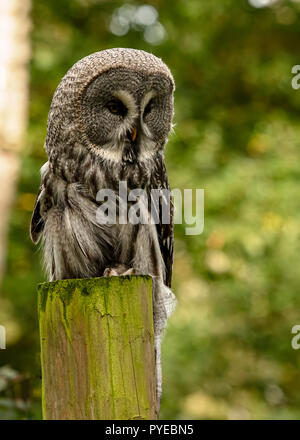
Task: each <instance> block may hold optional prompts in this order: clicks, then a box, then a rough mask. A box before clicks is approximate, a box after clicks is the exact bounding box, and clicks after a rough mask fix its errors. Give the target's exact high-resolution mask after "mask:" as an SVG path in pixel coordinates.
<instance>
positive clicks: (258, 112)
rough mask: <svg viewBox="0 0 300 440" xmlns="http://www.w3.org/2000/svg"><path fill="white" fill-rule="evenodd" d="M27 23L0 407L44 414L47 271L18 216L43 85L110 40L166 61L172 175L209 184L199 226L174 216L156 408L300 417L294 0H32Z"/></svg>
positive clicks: (32, 173) (29, 200) (26, 213)
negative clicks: (41, 339) (190, 228)
mask: <svg viewBox="0 0 300 440" xmlns="http://www.w3.org/2000/svg"><path fill="white" fill-rule="evenodd" d="M263 3H264V4H266V5H267V6H266V7H261V8H258V7H255V6H260V5H262V4H263ZM268 3H270V4H271V3H272V6H270V5H269V6H268ZM124 5H127V9H126V8H124ZM128 5H131V9H128ZM141 5H151V6H152V7H153V8H155V9H152V22H153V21H155V22H154V23H152V24H151V25H149V24H148V25H145V23H144V24H143V20H136V21H135V22H133V21H132V20H131V22H129V19H128V11H131V12H130V14H129V16H130V17H131V18H132V17H134V16H135V15H134V10H135V9H134V8H137V7H138V6H141ZM121 6H123V9H122V10H119V9H118V8H120V7H121ZM155 10H156V11H157V13H158V16H157V17H156V16H155ZM126 11H127V12H126ZM148 12H149V10H148ZM126 14H127V15H126ZM142 15H143V14H142ZM121 16H122V17H121ZM120 17H121V18H120ZM126 17H127V18H126ZM147 17H148V18H147ZM149 17H150V18H149ZM142 18H143V17H142ZM144 18H145V17H144ZM146 19H148V21H151V20H150V19H151V14H150V15H149V14H148V16H147V14H146ZM154 19H155V20H154ZM32 20H33V29H32V49H33V52H32V61H31V67H30V68H31V86H30V88H31V95H30V96H31V98H30V121H29V128H28V136H27V140H26V154H25V155H24V158H23V165H22V172H21V176H20V182H19V188H18V193H17V197H16V201H15V205H14V210H13V213H12V218H11V228H10V239H9V246H8V261H7V272H6V276H5V279H4V283H3V286H2V297H1V300H0V306H1V307H0V323H1V324H2V325H5V326H6V328H7V349H6V350H1V352H0V365H2V366H5V365H8V366H10V368H8V367H5V368H4V370H3V369H2V370H1V369H0V396H1V398H0V418H39V417H41V411H40V391H39V390H40V366H39V344H38V326H37V310H36V285H37V283H38V282H40V281H43V280H44V275H43V273H42V270H41V261H40V260H41V254H40V252H38V251H37V250H36V248H35V247H34V246H33V245H32V244H31V242H30V239H29V235H28V228H29V221H30V216H31V210H32V207H33V203H34V197H35V194H36V192H37V189H38V185H39V181H40V177H39V168H40V167H41V165H42V164H43V163H44V162H45V161H46V155H45V152H44V149H43V142H44V139H45V135H46V121H47V113H48V110H49V105H50V102H51V97H52V95H53V92H54V90H55V88H56V86H57V85H58V83H59V81H60V79H61V78H62V76H63V75H64V74H65V72H66V71H67V70H68V68H69V67H70V66H71V65H72V64H73V63H74V62H76V61H77V60H78V59H80V58H82V57H83V56H85V55H87V54H90V53H92V52H94V51H98V50H102V49H105V48H110V47H134V48H138V49H144V50H146V51H150V52H153V53H154V54H155V55H157V56H159V57H161V58H163V59H164V61H165V62H166V63H167V64H168V65H169V67H170V68H171V70H172V72H173V74H174V77H175V81H176V94H175V104H176V113H175V122H176V126H175V132H174V134H172V135H171V137H170V141H169V144H168V146H167V151H166V158H167V168H168V173H169V176H170V182H171V185H172V187H176V188H204V189H205V228H204V233H203V234H202V235H200V236H187V235H185V232H184V225H182V226H181V225H177V226H176V232H175V233H176V235H175V238H176V240H175V243H176V248H175V250H176V258H175V267H174V283H173V286H174V291H175V293H176V294H177V296H178V298H179V304H178V308H177V311H176V312H175V314H174V316H173V318H172V319H171V321H170V324H169V326H168V331H167V334H166V337H165V339H164V344H163V369H164V396H163V402H162V411H161V418H167V419H174V418H200V419H205V418H210V419H220V418H223V419H227V418H233V419H236V418H249V419H266V418H268V419H270V418H272V419H277V418H287V419H297V418H300V377H299V367H300V354H299V352H297V351H296V350H293V349H292V347H291V339H292V335H291V329H292V327H293V326H294V325H295V324H300V296H299V286H300V270H299V268H298V256H299V251H300V246H299V235H300V209H299V190H300V170H299V162H300V126H299V110H300V90H299V91H297V90H294V89H293V88H292V87H291V80H292V76H293V75H292V74H291V69H292V66H293V65H296V64H300V58H299V44H298V42H299V36H300V35H299V26H300V3H299V1H296V0H294V1H288V0H282V1H275V2H274V1H273V2H272V1H269V2H266V1H265V2H262V0H252V1H249V2H248V1H246V0H239V1H237V0H222V1H220V0H210V1H204V0H189V1H185V0H164V1H163V0H152V1H146V0H144V1H143V2H137V1H135V2H130V1H128V2H120V1H112V0H110V1H104V0H103V1H101V0H63V1H60V0H44V1H42V2H41V1H37V0H33V11H32ZM144 21H145V20H144ZM146 21H147V20H146ZM158 21H159V23H160V24H158ZM151 26H152V27H151ZM113 32H114V33H115V34H118V35H115V34H114V33H113ZM147 41H148V42H147ZM14 370H16V371H17V372H18V373H17V372H16V371H15V372H14V373H12V371H14ZM1 378H2V382H1ZM18 378H19V379H18ZM1 383H2V386H1ZM22 384H23V385H22Z"/></svg>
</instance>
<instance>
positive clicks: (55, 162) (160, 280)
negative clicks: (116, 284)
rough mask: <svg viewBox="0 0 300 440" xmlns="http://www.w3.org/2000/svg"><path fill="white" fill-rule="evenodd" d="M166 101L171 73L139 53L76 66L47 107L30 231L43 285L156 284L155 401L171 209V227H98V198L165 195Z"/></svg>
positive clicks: (94, 58) (166, 307)
mask: <svg viewBox="0 0 300 440" xmlns="http://www.w3.org/2000/svg"><path fill="white" fill-rule="evenodd" d="M173 91H174V81H173V77H172V75H171V73H170V71H169V69H168V67H167V66H166V65H165V64H164V63H163V62H162V61H161V60H160V59H159V58H157V57H155V56H154V55H152V54H149V53H146V52H143V51H139V50H134V49H110V50H105V51H101V52H96V53H94V54H92V55H90V56H88V57H85V58H83V59H82V60H80V61H79V62H77V63H76V64H75V65H74V66H73V67H72V68H71V69H70V70H69V71H68V72H67V74H66V75H65V76H64V78H63V79H62V81H61V83H60V84H59V86H58V88H57V89H56V92H55V94H54V97H53V100H52V104H51V108H50V112H49V117H48V126H47V138H46V143H45V147H46V151H47V154H48V162H47V163H46V164H45V165H44V166H43V167H42V170H41V177H42V182H41V187H40V191H39V194H38V197H37V202H36V205H35V209H34V213H33V216H32V221H31V237H32V240H33V241H34V242H35V243H37V242H38V241H39V239H40V238H42V244H43V251H44V260H45V264H46V268H47V272H48V274H49V278H50V280H55V279H63V278H89V277H96V276H103V275H110V274H122V273H132V272H133V271H134V273H141V274H150V275H152V276H153V280H154V282H153V303H154V330H155V348H156V363H157V394H158V399H160V395H161V369H160V339H161V335H162V332H163V329H164V327H165V325H166V320H167V317H168V316H169V315H170V314H171V312H172V310H173V309H174V306H175V303H176V301H175V297H174V295H173V293H172V292H171V290H170V287H171V276H172V265H173V207H172V205H170V206H169V209H170V210H171V222H170V224H162V222H160V223H159V224H157V225H155V224H147V225H144V224H137V225H133V224H130V223H128V224H126V225H121V224H118V222H117V223H116V224H114V225H105V224H99V222H98V221H97V216H96V212H97V208H98V207H99V202H97V200H96V195H97V192H98V191H99V190H100V189H103V188H109V189H112V190H113V191H115V192H116V193H117V192H118V190H119V182H120V181H126V182H127V186H128V190H131V189H133V188H143V189H145V190H146V191H147V192H148V193H150V191H151V189H152V188H156V189H169V184H168V179H167V173H166V169H165V165H164V146H165V144H166V142H167V138H168V134H169V132H170V129H171V123H172V117H173ZM115 110H116V111H115ZM133 130H136V132H137V137H136V139H133V135H132V132H133ZM162 203H164V201H162Z"/></svg>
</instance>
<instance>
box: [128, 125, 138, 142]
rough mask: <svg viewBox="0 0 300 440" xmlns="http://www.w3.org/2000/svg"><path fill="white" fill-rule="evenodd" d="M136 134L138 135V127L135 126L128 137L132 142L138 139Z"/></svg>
mask: <svg viewBox="0 0 300 440" xmlns="http://www.w3.org/2000/svg"><path fill="white" fill-rule="evenodd" d="M136 135H137V129H136V127H134V129H133V130H132V132H131V133H128V137H129V139H130V140H131V141H132V142H134V141H135V140H136Z"/></svg>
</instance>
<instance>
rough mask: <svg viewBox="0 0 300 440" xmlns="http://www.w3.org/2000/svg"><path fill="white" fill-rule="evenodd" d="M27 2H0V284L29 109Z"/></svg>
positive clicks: (5, 0) (9, 0) (28, 5)
mask: <svg viewBox="0 0 300 440" xmlns="http://www.w3.org/2000/svg"><path fill="white" fill-rule="evenodd" d="M30 6H31V1H30V0H0V282H1V280H2V276H3V271H4V264H5V256H6V241H7V233H8V224H9V218H10V210H11V206H12V203H13V201H14V195H15V191H16V182H17V177H18V171H19V164H20V156H21V151H22V147H23V145H24V136H25V128H26V123H27V107H28V83H29V75H28V62H29V58H30V39H29V31H30V18H29V11H30Z"/></svg>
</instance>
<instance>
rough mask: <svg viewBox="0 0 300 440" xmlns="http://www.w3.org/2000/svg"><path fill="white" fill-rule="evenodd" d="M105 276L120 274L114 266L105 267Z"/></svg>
mask: <svg viewBox="0 0 300 440" xmlns="http://www.w3.org/2000/svg"><path fill="white" fill-rule="evenodd" d="M103 276H104V277H117V276H119V274H118V272H117V271H116V270H115V269H114V268H112V267H107V268H106V269H105V271H104V272H103Z"/></svg>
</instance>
